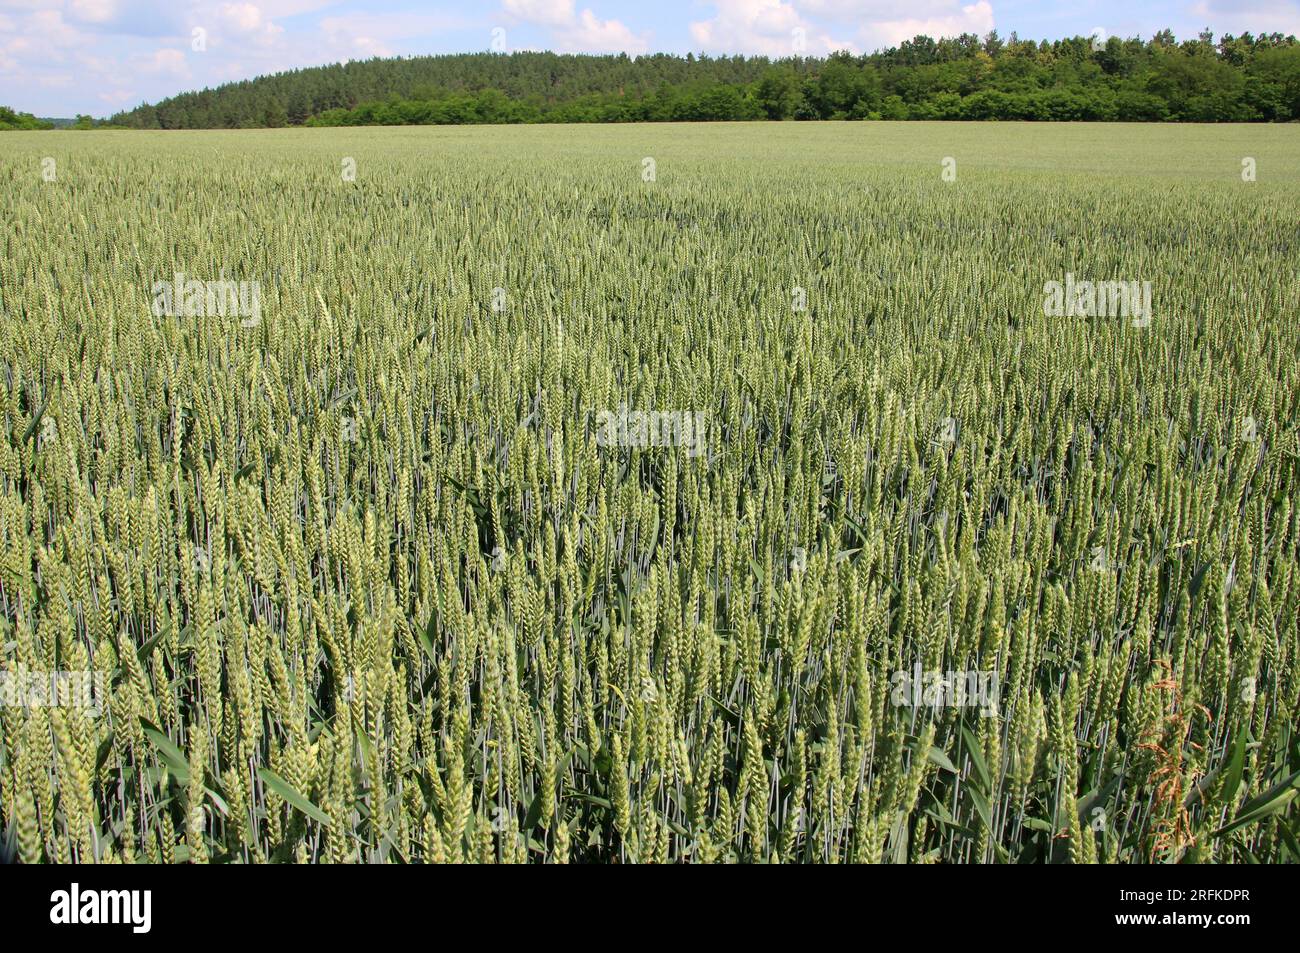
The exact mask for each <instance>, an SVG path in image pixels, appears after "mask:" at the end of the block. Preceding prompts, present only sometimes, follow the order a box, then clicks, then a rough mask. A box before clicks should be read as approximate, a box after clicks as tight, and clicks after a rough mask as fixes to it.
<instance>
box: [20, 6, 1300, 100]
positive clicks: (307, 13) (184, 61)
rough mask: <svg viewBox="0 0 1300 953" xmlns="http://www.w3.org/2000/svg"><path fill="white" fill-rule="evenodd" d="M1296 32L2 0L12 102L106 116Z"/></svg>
mask: <svg viewBox="0 0 1300 953" xmlns="http://www.w3.org/2000/svg"><path fill="white" fill-rule="evenodd" d="M1164 27H1168V28H1170V29H1172V30H1173V31H1174V33H1175V34H1176V35H1177V36H1178V37H1179V38H1180V39H1181V38H1184V37H1190V36H1194V35H1195V34H1197V33H1199V32H1200V30H1201V29H1203V28H1205V27H1209V28H1210V29H1212V30H1213V31H1214V33H1215V35H1216V36H1217V35H1220V34H1223V33H1241V32H1243V31H1246V30H1249V31H1251V32H1254V33H1259V32H1271V31H1279V32H1283V33H1294V34H1297V35H1300V0H1144V2H1142V3H1135V2H1132V0H1128V2H1121V0H1072V2H1061V0H650V2H645V0H478V2H475V3H447V2H423V3H417V2H411V0H370V2H364V3H363V2H353V0H0V104H3V105H7V106H12V107H14V108H16V109H20V110H22V111H24V112H32V113H35V114H37V115H41V116H72V115H74V114H77V113H90V114H91V115H94V116H105V115H108V114H110V113H112V112H115V111H117V110H119V109H125V108H129V107H132V106H135V105H138V104H139V103H141V102H145V101H149V102H153V101H156V100H158V99H160V98H162V97H164V96H169V95H172V94H174V93H178V92H183V91H185V90H190V89H200V88H202V87H204V86H215V85H218V84H220V83H223V82H227V81H230V80H236V79H245V78H248V77H251V76H257V75H260V74H263V73H270V72H276V71H278V70H283V69H290V68H293V67H298V66H311V65H316V64H320V63H330V62H338V61H341V60H347V59H364V58H367V57H370V56H377V55H379V56H389V55H407V54H419V53H450V52H463V51H468V50H486V49H493V48H496V49H504V50H506V51H509V50H527V49H549V50H557V51H564V52H592V53H604V52H616V51H625V52H627V53H630V54H636V53H644V52H656V51H667V52H676V53H686V52H688V51H695V52H697V53H698V52H707V53H712V54H722V53H765V54H769V55H773V56H781V55H788V54H790V53H793V52H796V50H798V49H800V48H802V50H803V51H804V52H806V53H807V54H810V55H818V54H824V53H826V52H829V51H831V50H835V49H851V50H854V51H857V52H868V51H871V50H874V49H878V48H881V47H884V46H890V45H893V44H896V43H898V42H899V41H900V40H903V39H906V38H908V37H911V36H914V35H916V34H917V33H927V34H929V35H931V36H951V35H956V34H958V33H963V32H971V33H976V34H979V35H981V36H982V35H984V34H985V33H987V32H988V31H989V30H992V29H996V30H997V31H998V33H999V34H1000V35H1002V36H1003V37H1005V36H1007V35H1009V34H1010V33H1012V32H1013V31H1014V32H1016V33H1018V34H1019V35H1020V36H1021V37H1022V38H1032V39H1056V38H1059V37H1062V36H1072V35H1075V34H1082V35H1088V34H1091V33H1092V32H1093V31H1094V30H1096V29H1101V30H1102V31H1104V33H1105V34H1106V35H1108V36H1121V37H1126V36H1141V37H1144V38H1147V37H1150V36H1151V35H1152V34H1153V33H1155V32H1156V31H1157V30H1159V29H1162V28H1164Z"/></svg>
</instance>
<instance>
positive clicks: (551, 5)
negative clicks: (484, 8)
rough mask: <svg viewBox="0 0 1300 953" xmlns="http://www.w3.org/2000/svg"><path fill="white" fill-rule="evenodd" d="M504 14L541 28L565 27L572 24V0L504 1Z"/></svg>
mask: <svg viewBox="0 0 1300 953" xmlns="http://www.w3.org/2000/svg"><path fill="white" fill-rule="evenodd" d="M502 6H503V7H504V8H505V11H506V13H509V14H510V15H511V16H515V17H518V18H519V19H520V20H524V21H526V22H528V23H537V24H540V25H541V26H558V27H567V26H569V25H571V24H572V23H573V19H574V10H573V0H505V2H504V3H503V4H502Z"/></svg>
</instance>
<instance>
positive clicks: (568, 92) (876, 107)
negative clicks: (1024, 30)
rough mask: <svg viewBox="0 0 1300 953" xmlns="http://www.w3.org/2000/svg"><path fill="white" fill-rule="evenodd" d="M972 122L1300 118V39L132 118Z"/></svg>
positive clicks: (383, 68) (819, 61) (510, 72)
mask: <svg viewBox="0 0 1300 953" xmlns="http://www.w3.org/2000/svg"><path fill="white" fill-rule="evenodd" d="M762 119H768V120H781V119H966V120H994V119H1000V120H1022V121H1023V120H1029V121H1046V120H1058V121H1060V120H1066V121H1071V120H1072V121H1121V122H1166V121H1168V122H1285V121H1290V120H1295V119H1300V45H1298V44H1297V41H1296V38H1295V37H1294V36H1283V35H1281V34H1277V33H1272V34H1261V35H1259V36H1252V35H1251V34H1249V33H1246V34H1243V35H1242V36H1224V37H1222V38H1220V39H1219V40H1218V41H1217V42H1216V41H1215V40H1214V37H1213V35H1212V34H1211V33H1210V32H1209V31H1206V32H1203V33H1202V34H1201V35H1200V36H1199V37H1198V38H1196V39H1193V40H1186V41H1183V42H1181V43H1180V42H1178V41H1176V40H1175V38H1174V36H1173V34H1172V33H1171V32H1170V31H1168V30H1164V31H1162V32H1160V33H1158V34H1156V36H1154V37H1152V38H1151V39H1150V40H1148V41H1143V40H1140V39H1127V40H1123V39H1119V38H1117V37H1111V38H1110V39H1108V40H1106V42H1105V43H1104V44H1102V43H1094V42H1093V40H1092V39H1091V38H1089V37H1073V38H1070V39H1064V40H1057V41H1053V42H1048V41H1042V42H1035V41H1030V40H1020V39H1018V38H1017V37H1016V35H1015V34H1012V35H1011V36H1010V38H1008V39H1007V40H1002V39H1000V38H999V37H998V35H997V33H996V32H993V33H990V34H988V35H987V36H986V37H984V38H983V39H982V40H981V39H980V38H979V37H977V36H974V35H973V34H963V35H962V36H958V37H955V38H950V39H942V40H933V39H931V38H929V37H926V36H918V37H916V38H915V39H912V40H908V41H906V42H904V43H902V44H900V45H899V46H897V47H891V48H889V49H887V50H883V51H879V52H876V53H871V54H867V55H861V56H855V55H853V54H850V53H835V54H832V55H830V56H828V57H825V58H813V57H790V58H785V59H779V60H772V59H769V58H767V57H745V56H724V57H709V56H699V57H697V56H695V55H693V54H687V55H686V56H677V55H672V54H665V53H659V54H654V55H649V56H638V57H629V56H627V55H626V54H618V55H609V56H591V55H569V54H557V53H511V54H502V53H464V54H455V55H445V56H418V57H402V58H387V59H381V58H376V59H370V60H365V61H353V62H349V63H342V64H334V65H330V66H320V67H311V68H307V69H299V70H292V71H289V72H284V73H277V74H274V75H271V76H263V77H259V78H257V79H252V80H245V81H241V82H236V83H229V84H226V85H223V86H219V87H217V88H215V89H205V90H202V91H201V92H192V93H184V94H182V95H179V96H174V97H172V98H170V99H166V100H163V101H161V102H159V103H157V104H155V105H142V106H139V107H137V108H136V109H133V110H130V111H129V112H124V113H120V114H118V115H116V116H114V117H112V119H111V120H110V121H109V122H110V124H112V125H118V126H127V127H132V128H141V129H205V128H249V127H276V126H287V125H313V126H338V125H408V124H431V123H438V124H444V123H446V124H465V123H533V122H656V121H697V120H762Z"/></svg>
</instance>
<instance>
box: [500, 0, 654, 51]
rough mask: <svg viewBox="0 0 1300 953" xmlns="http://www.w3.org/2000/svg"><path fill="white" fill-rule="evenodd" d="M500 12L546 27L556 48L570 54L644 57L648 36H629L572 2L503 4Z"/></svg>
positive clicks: (545, 0) (510, 0)
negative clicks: (610, 54) (634, 55)
mask: <svg viewBox="0 0 1300 953" xmlns="http://www.w3.org/2000/svg"><path fill="white" fill-rule="evenodd" d="M502 10H503V11H504V12H505V13H507V14H509V15H510V16H512V17H514V18H515V19H516V20H522V21H523V22H525V23H532V24H535V25H537V26H543V27H547V28H549V29H550V31H551V36H552V38H553V40H554V42H555V45H556V47H557V48H559V49H561V50H565V51H568V52H574V53H615V52H622V53H633V54H636V53H644V52H646V51H647V50H648V49H649V48H650V37H649V35H648V34H637V33H633V32H632V30H631V29H630V28H629V27H628V26H627V25H626V24H624V23H623V22H622V21H621V20H602V19H601V18H600V17H598V16H597V15H596V14H595V13H594V12H592V10H591V9H590V8H584V9H583V10H582V12H581V13H579V12H577V10H576V9H575V7H574V3H573V0H503V3H502Z"/></svg>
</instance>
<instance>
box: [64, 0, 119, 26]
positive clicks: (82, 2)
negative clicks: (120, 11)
mask: <svg viewBox="0 0 1300 953" xmlns="http://www.w3.org/2000/svg"><path fill="white" fill-rule="evenodd" d="M116 13H117V4H116V3H115V2H114V0H72V15H73V18H74V19H77V20H81V21H83V22H85V23H106V22H108V21H109V20H111V19H113V16H114V15H115V14H116Z"/></svg>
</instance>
